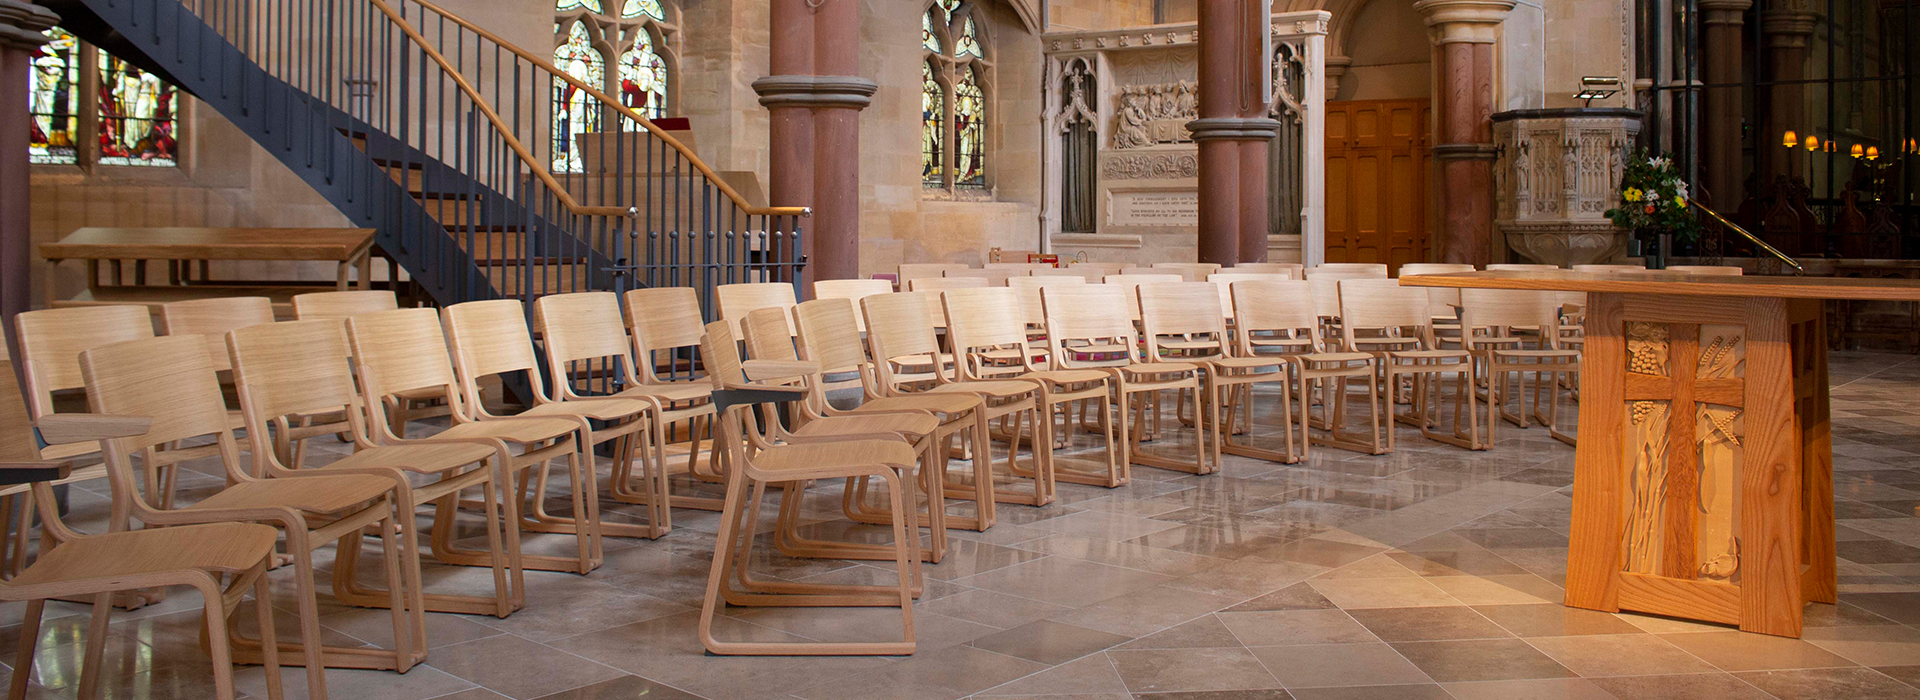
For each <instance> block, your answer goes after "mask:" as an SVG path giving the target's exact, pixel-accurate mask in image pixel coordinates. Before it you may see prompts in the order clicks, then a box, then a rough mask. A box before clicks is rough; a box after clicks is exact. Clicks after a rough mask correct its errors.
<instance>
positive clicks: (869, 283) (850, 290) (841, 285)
mask: <svg viewBox="0 0 1920 700" xmlns="http://www.w3.org/2000/svg"><path fill="white" fill-rule="evenodd" d="M892 293H893V283H892V282H888V281H886V280H820V281H818V282H815V283H813V298H815V299H845V300H847V307H848V308H850V309H853V317H854V319H856V320H857V321H859V323H860V332H862V333H865V332H867V320H866V319H864V318H861V317H860V300H861V299H865V298H867V297H870V296H873V295H875V294H892Z"/></svg>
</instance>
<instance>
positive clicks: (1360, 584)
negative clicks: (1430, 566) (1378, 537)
mask: <svg viewBox="0 0 1920 700" xmlns="http://www.w3.org/2000/svg"><path fill="white" fill-rule="evenodd" d="M1307 583H1308V584H1310V585H1312V586H1313V589H1314V590H1316V591H1319V592H1320V595H1323V596H1326V597H1327V600H1331V601H1333V602H1334V604H1335V605H1338V606H1340V607H1342V608H1347V609H1353V608H1410V607H1419V606H1427V605H1459V604H1460V601H1458V600H1455V599H1454V597H1453V596H1450V595H1447V592H1446V591H1443V590H1440V587H1439V586H1435V585H1433V584H1431V583H1428V582H1427V581H1426V580H1425V579H1419V578H1375V579H1314V580H1311V581H1308V582H1307Z"/></svg>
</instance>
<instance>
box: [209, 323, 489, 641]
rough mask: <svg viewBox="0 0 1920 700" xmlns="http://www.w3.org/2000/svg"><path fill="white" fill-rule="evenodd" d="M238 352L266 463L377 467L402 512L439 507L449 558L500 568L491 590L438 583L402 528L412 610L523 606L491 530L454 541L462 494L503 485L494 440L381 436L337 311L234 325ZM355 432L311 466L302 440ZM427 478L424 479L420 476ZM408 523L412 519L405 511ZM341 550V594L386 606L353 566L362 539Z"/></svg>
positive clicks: (353, 470)
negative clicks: (424, 571) (341, 450)
mask: <svg viewBox="0 0 1920 700" xmlns="http://www.w3.org/2000/svg"><path fill="white" fill-rule="evenodd" d="M223 354H227V355H230V356H231V357H232V362H233V372H234V386H235V387H236V388H237V389H238V390H239V393H240V407H241V410H242V411H243V412H244V413H245V415H246V421H247V440H248V443H249V445H248V449H249V450H250V451H251V453H252V454H253V458H254V460H255V464H256V465H258V466H256V469H263V470H264V475H265V476H268V477H272V478H281V477H296V476H300V475H301V474H303V473H305V474H313V473H321V474H372V475H378V476H385V477H387V478H388V479H390V480H392V481H393V484H394V489H395V493H396V498H395V500H396V502H397V503H399V504H400V508H401V512H402V513H405V514H411V513H416V512H418V511H419V509H420V508H421V507H423V506H428V505H431V506H433V508H434V517H433V523H432V526H431V532H430V535H431V537H430V538H429V539H428V540H427V544H428V546H429V547H431V549H432V552H433V555H434V557H435V558H436V559H438V560H440V561H449V560H458V561H464V562H469V563H471V562H474V561H480V562H483V565H485V566H489V567H490V568H492V569H493V570H494V584H495V585H494V591H493V595H491V596H468V595H453V594H441V593H428V592H427V591H426V590H425V589H424V588H423V587H422V584H421V581H420V556H419V551H418V550H419V545H418V542H417V541H416V540H415V539H411V538H404V537H403V538H402V540H401V543H402V544H403V545H405V548H404V549H402V550H401V556H402V566H403V567H404V568H403V569H402V572H401V573H402V574H404V576H405V578H406V580H405V581H404V582H403V585H404V586H405V591H406V594H407V596H408V600H409V601H410V602H409V604H408V610H410V611H420V610H430V611H433V612H445V613H459V614H467V615H494V616H497V617H506V616H507V615H509V614H511V613H512V612H513V611H514V609H515V608H514V606H513V605H512V601H511V599H510V595H511V594H512V590H511V589H510V588H508V586H507V583H506V581H507V577H508V570H507V564H508V562H507V557H506V555H505V553H504V551H503V550H502V549H501V543H500V540H499V538H497V537H489V538H488V539H487V544H488V549H486V550H482V551H473V550H465V549H461V548H457V547H456V546H455V545H454V544H453V536H454V532H455V530H456V525H455V522H454V519H455V516H456V514H457V512H458V509H459V500H458V499H459V495H460V493H461V492H462V491H465V490H467V489H475V488H477V489H481V490H482V492H483V493H484V492H490V491H491V490H492V489H493V475H494V472H495V469H494V467H493V466H492V465H491V464H489V463H488V462H489V461H490V460H492V459H494V458H495V457H496V456H497V455H496V453H495V452H494V450H493V449H492V448H491V447H489V446H486V445H478V444H473V443H470V442H434V441H432V440H421V441H418V442H417V443H416V444H408V445H390V446H380V445H375V444H374V442H373V438H372V436H371V435H370V434H369V433H368V430H367V422H368V420H369V419H368V417H367V416H368V414H367V411H366V406H365V405H364V404H363V403H362V402H361V398H360V394H359V389H358V388H357V387H356V386H355V384H354V376H353V366H352V362H351V360H350V358H351V357H352V355H353V351H352V349H351V347H350V345H349V343H348V341H347V327H346V324H345V323H344V322H341V321H337V320H333V319H321V320H314V321H287V322H284V323H274V324H267V325H260V326H250V327H247V328H241V329H237V330H234V331H233V332H231V333H229V334H228V335H227V349H226V352H225V353H223ZM311 411H320V412H323V413H325V414H328V415H337V416H340V418H339V420H338V421H337V422H335V423H329V424H319V425H310V424H307V423H308V422H307V421H306V420H304V419H305V418H306V417H308V416H310V415H313V414H312V413H309V412H311ZM340 433H345V434H347V435H348V436H350V437H351V439H352V440H353V444H354V452H353V453H352V454H349V455H347V456H345V457H341V458H340V459H338V460H336V461H334V462H332V463H330V464H327V465H325V466H324V467H317V468H305V467H303V466H302V465H303V462H301V461H300V460H299V459H298V458H297V457H294V458H290V455H296V454H297V453H298V450H299V449H300V447H301V445H302V443H304V442H305V441H306V440H309V439H313V438H316V437H319V436H324V435H334V434H340ZM416 476H417V477H419V478H420V479H421V482H420V483H419V484H418V485H415V483H414V480H413V478H412V477H416ZM402 520H403V522H405V523H408V524H406V525H403V527H406V528H407V529H408V530H410V531H411V530H412V529H413V528H412V526H411V525H410V523H411V522H412V521H411V520H410V519H409V518H408V516H406V515H403V516H402ZM485 522H486V527H487V530H488V531H489V532H498V531H500V529H501V527H502V526H501V523H500V517H499V513H498V512H497V510H489V511H487V513H486V521H485ZM343 543H344V546H343V547H342V548H341V553H340V556H338V557H336V562H337V563H336V564H335V571H334V573H335V574H336V577H335V578H334V581H333V594H334V597H336V598H338V599H339V600H340V602H342V603H346V604H348V605H359V606H365V607H384V606H385V604H386V603H385V601H386V600H387V597H388V596H390V595H391V591H386V590H379V589H375V588H371V587H366V586H363V585H362V584H361V583H360V582H359V581H358V580H357V579H356V578H355V577H354V575H353V573H352V572H353V567H352V562H355V561H357V560H358V557H357V556H355V552H356V551H357V550H358V548H359V541H358V540H357V539H354V538H347V539H346V540H343ZM410 621H411V622H412V623H413V625H414V629H413V635H414V639H424V637H425V635H426V631H425V620H424V619H423V618H422V616H420V615H418V614H415V615H413V616H412V617H411V620H410Z"/></svg>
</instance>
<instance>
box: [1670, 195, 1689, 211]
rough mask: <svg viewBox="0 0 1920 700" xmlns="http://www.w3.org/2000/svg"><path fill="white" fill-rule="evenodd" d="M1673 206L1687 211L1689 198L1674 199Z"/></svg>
mask: <svg viewBox="0 0 1920 700" xmlns="http://www.w3.org/2000/svg"><path fill="white" fill-rule="evenodd" d="M1673 205H1674V206H1676V207H1680V208H1681V209H1685V208H1687V198H1686V197H1674V198H1673Z"/></svg>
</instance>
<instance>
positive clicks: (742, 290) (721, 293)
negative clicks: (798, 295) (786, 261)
mask: <svg viewBox="0 0 1920 700" xmlns="http://www.w3.org/2000/svg"><path fill="white" fill-rule="evenodd" d="M713 297H714V302H715V303H717V304H718V305H719V309H718V310H719V312H720V320H722V321H726V322H727V326H728V327H730V328H732V329H733V337H735V338H738V337H740V319H743V318H746V317H747V314H749V313H752V312H753V310H754V309H766V308H775V309H791V308H793V305H794V304H797V303H799V302H798V301H797V300H795V299H794V294H793V285H791V284H787V283H785V282H751V283H746V284H723V285H720V286H718V287H714V288H713Z"/></svg>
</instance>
